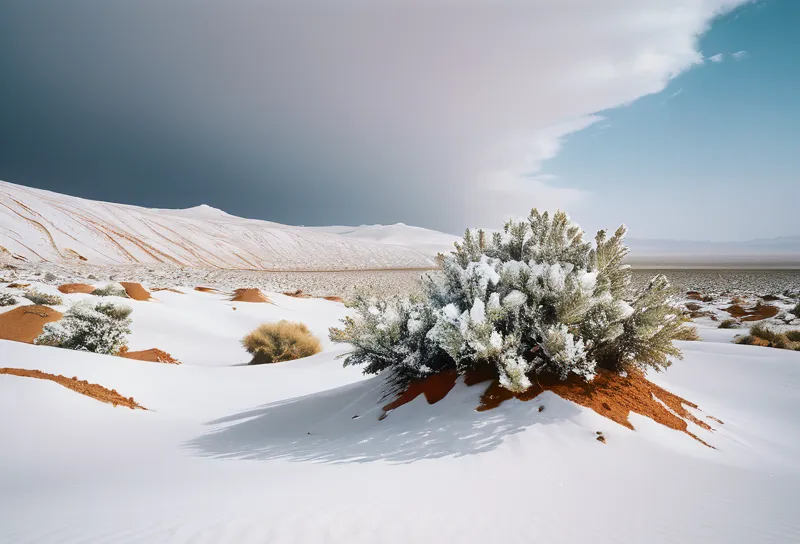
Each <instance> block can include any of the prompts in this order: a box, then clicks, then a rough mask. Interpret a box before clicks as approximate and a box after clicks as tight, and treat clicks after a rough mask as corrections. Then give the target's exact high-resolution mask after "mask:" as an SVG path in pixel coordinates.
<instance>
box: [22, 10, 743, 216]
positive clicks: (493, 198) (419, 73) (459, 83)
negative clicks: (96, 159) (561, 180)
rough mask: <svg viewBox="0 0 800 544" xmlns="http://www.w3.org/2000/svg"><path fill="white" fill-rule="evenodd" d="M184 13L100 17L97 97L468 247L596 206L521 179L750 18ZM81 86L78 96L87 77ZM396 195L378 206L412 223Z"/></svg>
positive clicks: (575, 193) (622, 13)
mask: <svg viewBox="0 0 800 544" xmlns="http://www.w3.org/2000/svg"><path fill="white" fill-rule="evenodd" d="M182 1H183V2H184V3H186V6H187V8H190V9H187V10H181V9H177V8H176V7H175V5H174V4H178V3H180V2H179V1H178V0H175V1H174V2H171V3H170V7H169V9H168V8H167V7H166V6H165V7H163V8H159V9H154V8H152V5H150V4H148V7H147V9H145V8H139V7H138V4H136V3H131V4H126V7H125V9H124V10H122V11H120V15H119V20H118V21H117V20H111V15H110V14H109V13H106V12H104V15H103V16H104V19H103V25H95V26H97V27H98V28H89V27H87V28H85V29H84V30H85V32H86V33H88V34H89V35H90V37H89V38H86V37H85V35H84V37H83V39H87V43H88V44H90V45H92V46H93V48H94V49H99V48H97V47H96V46H94V45H93V42H92V41H91V34H92V33H93V32H99V33H104V34H103V35H108V34H112V35H113V34H115V33H116V35H118V36H119V39H118V40H117V42H116V46H117V47H126V48H127V49H125V50H124V51H123V52H122V53H120V52H116V53H117V56H118V57H120V56H121V57H122V58H124V59H125V62H124V63H118V65H119V66H120V68H115V67H112V68H109V70H107V71H101V70H98V68H97V65H94V64H93V65H91V66H90V67H89V69H90V70H91V71H92V74H91V75H92V77H93V78H95V79H96V77H97V73H100V72H102V73H103V74H104V76H103V77H106V78H108V81H105V82H103V81H100V82H97V81H94V85H95V88H103V85H104V84H105V85H106V86H107V87H110V88H113V91H114V92H106V93H104V96H115V97H124V101H125V103H126V104H130V103H136V102H139V103H143V104H144V106H143V110H144V111H149V112H151V115H152V111H153V108H152V105H151V104H150V103H147V102H146V101H148V100H152V97H157V100H158V105H159V106H160V107H161V108H162V109H163V110H165V111H164V112H163V118H164V121H165V122H167V123H170V125H171V126H186V127H192V132H193V133H196V134H203V135H205V137H208V138H215V139H216V140H217V141H218V142H219V145H220V146H228V147H231V148H234V149H236V150H237V152H238V153H240V154H242V155H246V154H248V153H249V155H251V156H258V157H259V160H263V161H264V162H267V163H271V164H279V165H280V166H281V168H282V169H283V170H285V171H287V172H293V173H295V174H298V173H299V174H298V175H295V176H294V179H312V178H314V177H315V176H317V177H319V176H318V174H319V172H320V171H322V172H323V173H331V174H335V175H337V176H339V178H342V179H347V180H348V184H349V185H348V187H345V185H344V184H342V189H341V190H342V191H347V190H350V191H352V192H351V193H350V194H345V195H343V198H353V197H354V196H355V192H356V191H357V190H358V188H359V187H369V188H370V190H372V189H373V188H374V187H375V185H376V184H380V183H388V180H401V182H402V183H401V184H402V187H400V188H397V187H392V188H390V187H387V188H386V191H396V194H398V195H399V194H400V192H401V191H402V192H404V193H411V194H413V195H414V197H413V198H409V199H408V201H409V202H413V203H414V204H413V206H415V207H416V208H418V209H424V210H427V212H426V213H427V217H429V221H427V223H428V224H430V225H431V226H436V227H439V228H442V227H443V226H444V224H443V220H442V219H441V218H442V217H443V214H449V216H450V217H449V218H448V219H447V221H449V224H450V225H453V226H452V228H451V230H456V227H455V225H456V224H459V225H465V224H467V223H471V224H490V222H496V218H497V217H498V215H499V214H506V213H510V212H513V211H515V210H516V213H525V211H526V209H527V208H530V207H531V206H532V205H540V206H541V205H542V204H545V205H547V206H558V205H561V206H567V207H568V206H570V205H573V204H576V203H577V202H580V201H581V200H582V199H584V200H585V199H586V197H587V195H586V193H584V192H582V191H579V190H576V189H571V188H568V187H562V186H559V185H558V184H553V183H551V182H550V181H547V180H544V181H543V180H541V179H535V178H534V179H531V178H530V177H526V176H525V173H530V172H536V171H538V170H539V169H540V168H541V165H542V162H543V161H545V160H547V159H548V158H552V157H554V156H555V155H556V154H557V153H558V150H559V148H560V146H561V144H562V141H563V139H564V137H565V136H567V135H568V134H570V133H572V132H575V131H578V130H582V129H583V128H585V127H587V126H589V125H590V124H592V123H593V122H595V121H597V120H598V119H597V118H596V117H594V116H593V114H594V113H595V112H599V111H602V110H605V109H609V108H614V107H618V106H621V105H624V104H627V103H630V102H632V101H634V100H636V99H638V98H640V97H642V96H644V95H647V94H651V93H657V92H660V91H662V90H663V89H664V88H665V87H666V85H667V83H668V82H669V80H670V79H671V78H673V77H674V76H675V75H677V74H679V73H680V72H682V71H684V70H686V69H688V68H690V67H692V66H694V65H697V64H700V63H702V62H703V56H702V55H701V54H700V52H699V51H698V49H697V38H698V36H699V35H700V34H701V33H702V32H704V31H705V30H706V29H707V27H708V25H709V23H710V21H711V20H712V18H713V17H714V16H715V15H717V14H719V13H721V12H723V11H725V10H727V9H731V8H734V7H736V6H737V5H740V4H743V3H745V2H746V1H747V0H570V1H554V0H528V1H526V2H519V1H518V0H495V1H492V2H474V1H472V2H454V1H453V0H381V1H379V2H376V1H375V0H339V1H337V2H321V1H320V0H271V1H265V2H249V1H246V0H231V1H230V2H228V3H226V4H225V6H224V7H222V5H221V4H217V3H196V2H193V1H192V2H189V1H188V0H182ZM70 9H71V11H70V15H69V16H74V17H76V18H77V17H82V16H85V15H86V14H80V13H77V14H76V11H75V8H74V7H71V8H70ZM186 13H191V17H189V18H187V17H186V16H185V15H186ZM110 28H111V30H110ZM142 35H146V36H147V37H148V39H147V40H146V41H145V42H143V41H142V40H141V36H142ZM210 36H213V39H209V37H210ZM103 52H104V53H105V51H103ZM123 53H124V54H123ZM86 54H87V55H90V54H93V53H91V50H88V52H86ZM715 56H716V55H715ZM734 58H736V54H735V55H734ZM712 60H713V57H712ZM32 64H35V63H32ZM123 68H124V69H123ZM70 73H71V77H74V78H76V81H79V83H80V84H81V86H80V87H78V88H80V89H81V91H83V89H84V87H83V86H82V85H83V82H84V81H85V80H86V76H87V74H84V73H81V71H80V70H79V69H74V68H73V69H71V72H70ZM59 88H60V89H64V88H65V86H64V85H60V86H59ZM106 90H107V89H106ZM679 92H680V91H679ZM81 96H82V97H83V98H82V99H86V100H90V99H92V97H90V96H86V94H85V93H84V94H82V95H81ZM120 100H122V99H121V98H120ZM143 101H145V102H143ZM245 150H249V151H248V153H246V152H245ZM304 173H305V174H307V175H303V174H304ZM393 185H400V184H398V183H393ZM309 190H310V189H309ZM376 194H377V193H376ZM461 194H463V197H460V198H459V199H458V202H459V204H458V205H453V203H452V199H453V195H461ZM385 195H389V196H384V197H383V198H382V200H383V201H385V202H376V203H375V204H374V205H375V206H387V207H390V206H401V205H403V204H401V203H399V202H398V201H397V200H396V199H395V198H394V196H395V193H390V192H387V193H385ZM500 195H503V197H502V198H500ZM379 200H380V199H379ZM487 203H488V204H487ZM487 206H488V208H487ZM507 208H514V209H515V210H511V209H507ZM417 216H419V214H417ZM437 221H438V223H437ZM423 222H425V221H423Z"/></svg>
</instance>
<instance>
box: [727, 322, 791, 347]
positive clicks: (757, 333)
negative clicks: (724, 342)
mask: <svg viewBox="0 0 800 544" xmlns="http://www.w3.org/2000/svg"><path fill="white" fill-rule="evenodd" d="M736 343H737V344H747V345H750V346H764V347H769V348H778V349H791V350H794V351H800V330H797V331H785V332H779V331H773V330H772V329H769V328H767V327H765V326H763V325H754V326H752V327H751V328H750V334H748V335H747V336H743V337H741V338H738V339H737V340H736Z"/></svg>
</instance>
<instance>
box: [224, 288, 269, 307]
mask: <svg viewBox="0 0 800 544" xmlns="http://www.w3.org/2000/svg"><path fill="white" fill-rule="evenodd" d="M233 293H234V294H233V297H231V300H232V301H233V302H268V303H270V304H272V301H271V300H270V299H269V297H268V296H267V295H265V294H264V293H262V292H261V290H260V289H236V290H235V291H234V292H233Z"/></svg>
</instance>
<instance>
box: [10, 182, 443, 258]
mask: <svg viewBox="0 0 800 544" xmlns="http://www.w3.org/2000/svg"><path fill="white" fill-rule="evenodd" d="M434 256H435V255H433V256H429V255H426V254H423V253H421V252H419V251H417V250H416V249H414V248H412V247H403V246H398V245H391V244H387V243H379V242H375V241H369V240H367V241H364V240H360V239H352V238H347V237H344V236H340V235H338V234H332V233H327V232H321V231H316V230H312V229H307V228H303V227H291V226H287V225H281V224H278V223H271V222H268V221H260V220H255V219H243V218H241V217H235V216H233V215H230V214H227V213H225V212H223V211H222V210H218V209H215V208H212V207H210V206H205V205H203V206H197V207H195V208H190V209H186V210H159V209H149V208H141V207H138V206H129V205H125V204H111V203H107V202H97V201H93V200H87V199H83V198H77V197H72V196H67V195H62V194H59V193H54V192H51V191H42V190H39V189H31V188H29V187H23V186H21V185H15V184H12V183H7V182H4V181H0V262H2V261H3V260H6V261H16V262H25V261H29V262H41V261H47V262H57V263H70V264H76V265H79V264H82V263H87V264H92V265H121V264H122V265H131V264H133V265H142V264H144V265H154V264H164V265H169V266H172V267H201V268H207V269H214V268H223V269H246V270H350V269H373V268H379V269H384V268H430V267H432V266H434V265H435V263H434V261H433V257H434Z"/></svg>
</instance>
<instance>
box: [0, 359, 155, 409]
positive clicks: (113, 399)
mask: <svg viewBox="0 0 800 544" xmlns="http://www.w3.org/2000/svg"><path fill="white" fill-rule="evenodd" d="M0 374H8V375H10V376H22V377H25V378H38V379H40V380H50V381H53V382H56V383H57V384H59V385H63V386H64V387H66V388H67V389H72V390H73V391H77V392H78V393H80V394H81V395H86V396H87V397H92V398H93V399H97V400H99V401H101V402H107V403H109V404H112V405H114V406H127V407H128V408H130V409H131V410H133V409H136V408H139V409H140V410H147V408H145V407H143V406H141V405H139V404H138V403H137V402H136V401H135V400H133V397H127V398H126V397H123V396H122V395H120V394H119V393H117V391H116V390H115V389H107V388H105V387H103V386H102V385H98V384H96V383H89V382H87V381H86V380H79V379H78V378H77V377H73V378H72V379H70V378H67V377H66V376H62V375H61V374H58V375H56V374H49V373H47V372H42V371H41V370H27V369H24V368H0Z"/></svg>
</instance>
